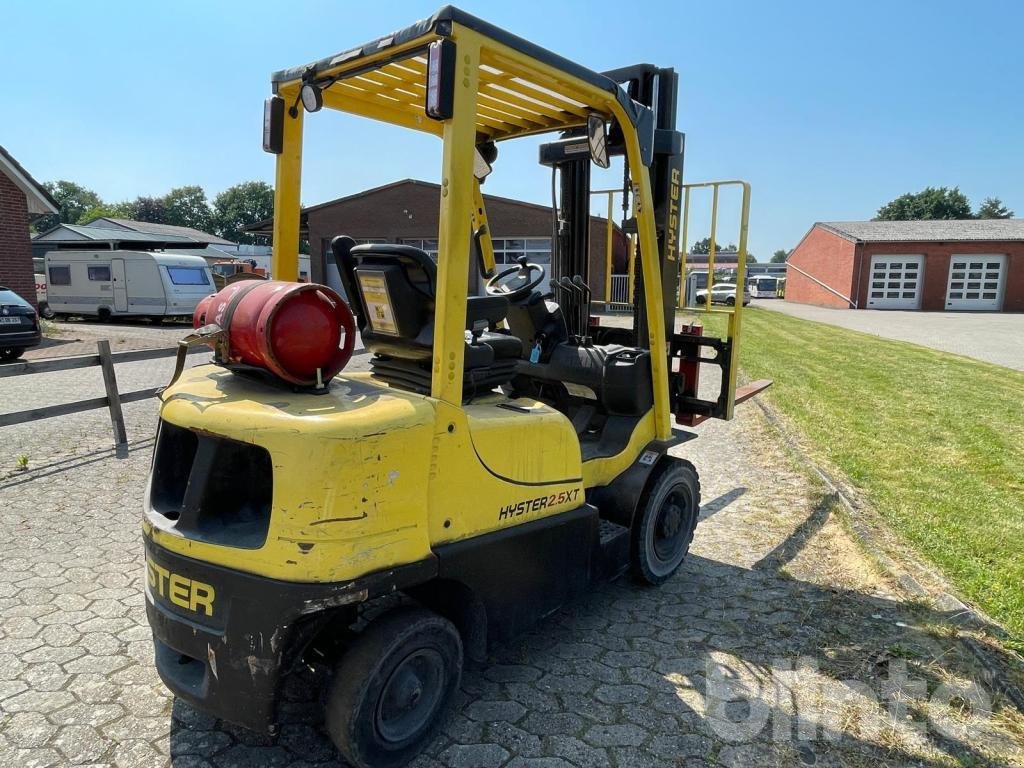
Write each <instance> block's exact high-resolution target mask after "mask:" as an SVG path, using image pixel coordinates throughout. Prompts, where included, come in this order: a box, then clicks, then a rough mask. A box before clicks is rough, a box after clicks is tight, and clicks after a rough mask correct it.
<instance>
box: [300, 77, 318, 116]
mask: <svg viewBox="0 0 1024 768" xmlns="http://www.w3.org/2000/svg"><path fill="white" fill-rule="evenodd" d="M299 98H301V99H302V108H303V109H305V110H306V111H307V112H319V111H320V109H321V108H322V107H323V105H324V94H323V91H321V90H320V89H319V88H318V87H317V86H316V85H314V84H313V83H306V84H305V85H303V86H302V90H301V91H299Z"/></svg>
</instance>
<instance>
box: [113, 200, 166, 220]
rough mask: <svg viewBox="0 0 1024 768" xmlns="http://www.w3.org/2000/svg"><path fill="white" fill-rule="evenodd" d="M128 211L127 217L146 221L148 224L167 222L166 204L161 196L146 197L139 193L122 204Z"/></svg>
mask: <svg viewBox="0 0 1024 768" xmlns="http://www.w3.org/2000/svg"><path fill="white" fill-rule="evenodd" d="M124 205H125V206H126V207H127V209H128V211H129V213H130V214H131V215H130V216H129V217H128V218H129V219H134V220H135V221H148V222H149V223H150V224H166V223H167V206H165V205H164V199H163V198H162V197H146V196H144V195H140V196H139V197H136V198H135V199H134V200H132V201H131V202H128V203H125V204H124Z"/></svg>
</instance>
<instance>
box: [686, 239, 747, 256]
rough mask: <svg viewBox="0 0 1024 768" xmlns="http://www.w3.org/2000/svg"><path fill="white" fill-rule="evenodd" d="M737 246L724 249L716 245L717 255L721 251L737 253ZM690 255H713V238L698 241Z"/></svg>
mask: <svg viewBox="0 0 1024 768" xmlns="http://www.w3.org/2000/svg"><path fill="white" fill-rule="evenodd" d="M735 250H736V246H735V245H733V246H730V247H729V248H723V247H722V246H720V245H719V244H718V243H715V253H718V252H719V251H735ZM690 253H711V238H710V237H705V238H704V239H703V240H698V241H697V242H695V243H694V244H693V248H691V249H690Z"/></svg>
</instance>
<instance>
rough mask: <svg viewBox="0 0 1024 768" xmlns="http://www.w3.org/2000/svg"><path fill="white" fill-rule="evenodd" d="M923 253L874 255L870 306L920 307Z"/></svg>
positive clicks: (869, 294)
mask: <svg viewBox="0 0 1024 768" xmlns="http://www.w3.org/2000/svg"><path fill="white" fill-rule="evenodd" d="M923 263H924V256H921V255H909V256H908V255H891V256H872V257H871V283H870V287H869V288H868V307H870V308H872V309H919V308H920V307H921V273H922V272H923V271H924V269H923V267H922V265H923Z"/></svg>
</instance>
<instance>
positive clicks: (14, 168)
mask: <svg viewBox="0 0 1024 768" xmlns="http://www.w3.org/2000/svg"><path fill="white" fill-rule="evenodd" d="M0 172H2V173H3V174H4V175H6V176H7V177H8V178H9V179H10V180H11V181H12V182H14V185H15V186H16V187H17V188H18V189H20V190H21V191H22V192H24V193H25V199H26V200H27V201H28V212H29V213H30V214H34V215H37V216H42V215H44V214H47V213H58V212H59V211H60V203H58V202H57V201H56V200H54V199H53V195H51V194H50V193H49V192H47V191H46V188H45V187H44V186H43V185H42V184H40V183H39V182H38V181H36V180H35V179H33V178H32V175H31V174H30V173H29V172H28V171H26V170H25V169H24V168H22V167H21V163H19V162H18V161H17V160H15V159H14V158H13V157H12V156H11V154H10V153H9V152H8V151H7V150H6V149H4V148H3V147H2V146H0Z"/></svg>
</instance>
